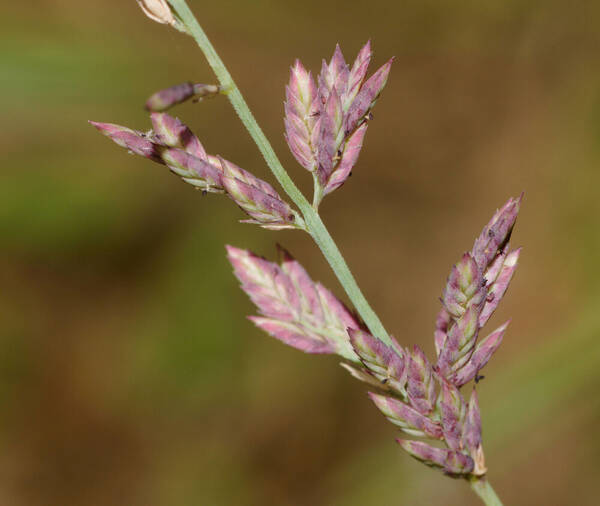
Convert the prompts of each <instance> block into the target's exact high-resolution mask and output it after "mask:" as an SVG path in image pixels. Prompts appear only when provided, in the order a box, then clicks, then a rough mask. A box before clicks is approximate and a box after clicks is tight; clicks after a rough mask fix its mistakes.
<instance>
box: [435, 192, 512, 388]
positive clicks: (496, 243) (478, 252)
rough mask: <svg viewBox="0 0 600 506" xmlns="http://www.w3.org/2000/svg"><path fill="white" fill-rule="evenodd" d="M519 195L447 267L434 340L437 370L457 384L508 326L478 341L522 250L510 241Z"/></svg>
mask: <svg viewBox="0 0 600 506" xmlns="http://www.w3.org/2000/svg"><path fill="white" fill-rule="evenodd" d="M521 200H522V195H521V196H520V197H519V198H516V199H513V198H511V199H509V200H508V201H507V202H506V204H505V205H504V206H503V207H502V208H500V209H499V210H498V211H496V213H495V214H494V216H493V217H492V219H491V220H490V222H489V223H488V224H487V225H486V226H485V227H484V228H483V231H482V232H481V234H480V235H479V237H478V238H477V239H476V240H475V243H474V245H473V249H472V250H471V251H470V252H468V253H465V254H464V255H463V257H462V259H461V260H460V261H459V262H458V263H457V264H456V265H455V266H454V267H453V268H452V271H451V272H450V276H449V277H448V281H447V283H446V287H445V288H444V292H443V294H442V298H441V301H442V309H441V310H440V313H439V314H438V317H437V321H436V329H435V332H434V341H435V345H436V351H437V354H438V360H437V364H436V367H437V369H438V371H439V372H440V373H441V374H442V375H443V376H445V377H446V378H448V379H449V380H450V381H452V382H453V383H455V384H456V385H457V386H459V387H460V386H462V385H464V384H465V383H466V382H468V381H470V380H471V379H473V378H474V377H475V376H476V375H477V372H478V371H479V370H480V369H481V368H482V367H483V366H484V365H485V364H486V363H487V361H488V360H489V359H490V357H491V354H492V353H493V352H494V351H495V350H496V349H497V348H498V346H499V345H500V342H501V341H502V337H503V335H504V332H505V330H506V327H507V326H508V322H507V323H505V324H504V325H502V326H501V327H499V328H498V329H497V330H496V331H494V332H493V333H492V334H490V336H488V337H487V338H486V339H484V340H483V341H482V342H481V343H479V344H478V338H479V332H480V330H481V328H482V327H483V326H484V325H485V324H486V323H487V321H488V320H489V318H490V317H491V315H492V313H493V312H494V311H495V310H496V308H497V307H498V304H499V303H500V301H501V300H502V297H503V296H504V294H505V292H506V290H507V288H508V285H509V283H510V281H511V279H512V276H513V274H514V272H515V269H516V267H517V263H518V259H519V255H520V253H521V249H516V250H513V251H510V245H509V240H510V236H511V234H512V230H513V227H514V224H515V221H516V219H517V215H518V212H519V208H520V205H521Z"/></svg>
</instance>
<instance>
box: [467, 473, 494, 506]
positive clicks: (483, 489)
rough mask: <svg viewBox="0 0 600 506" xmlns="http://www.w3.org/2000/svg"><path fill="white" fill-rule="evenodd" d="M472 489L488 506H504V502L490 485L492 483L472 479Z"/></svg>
mask: <svg viewBox="0 0 600 506" xmlns="http://www.w3.org/2000/svg"><path fill="white" fill-rule="evenodd" d="M470 481H471V488H472V489H473V491H474V492H475V493H476V494H477V495H478V496H479V498H480V499H481V500H482V501H483V502H484V504H486V505H487V506H502V501H501V500H500V498H499V497H498V496H497V495H496V492H495V491H494V489H493V488H492V486H491V485H490V482H489V481H487V480H486V478H485V477H483V478H472V479H471V480H470Z"/></svg>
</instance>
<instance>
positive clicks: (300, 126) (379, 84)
mask: <svg viewBox="0 0 600 506" xmlns="http://www.w3.org/2000/svg"><path fill="white" fill-rule="evenodd" d="M370 61H371V44H370V42H367V44H365V46H364V47H363V48H362V49H361V50H360V52H359V53H358V56H357V58H356V60H355V61H354V63H353V64H352V68H350V67H349V66H348V65H347V64H346V61H345V59H344V55H343V54H342V50H341V49H340V47H339V45H338V46H336V48H335V51H334V53H333V56H332V58H331V60H330V62H329V63H327V62H326V61H323V64H322V67H321V72H320V74H319V76H318V86H316V85H315V82H314V80H313V78H312V77H311V75H310V73H309V72H307V71H306V69H305V68H304V66H303V65H302V64H301V63H300V62H299V61H296V63H295V64H294V66H293V67H292V70H291V76H290V82H289V85H288V86H287V88H286V102H285V128H286V140H287V142H288V145H289V147H290V150H291V151H292V153H293V154H294V156H295V157H296V159H297V160H298V162H299V163H300V165H302V166H303V167H304V168H306V169H307V170H309V171H311V172H314V173H315V177H316V178H317V184H318V187H319V191H318V193H317V195H316V199H315V202H316V203H317V204H318V203H319V202H320V200H321V199H322V198H323V197H324V196H325V195H327V194H329V193H331V192H332V191H334V190H336V189H337V188H339V187H340V186H341V185H342V184H344V182H345V181H346V179H347V178H348V176H349V175H350V173H351V171H352V168H353V167H354V165H355V164H356V162H357V160H358V156H359V154H360V150H361V148H362V144H363V140H364V136H365V133H366V130H367V124H366V120H367V119H368V118H369V117H370V111H371V109H372V107H373V106H374V105H375V101H376V100H377V97H378V96H379V94H380V93H381V91H382V89H383V88H384V86H385V84H386V82H387V78H388V76H389V72H390V68H391V63H392V60H390V61H389V62H387V63H386V64H385V65H384V66H383V67H381V68H380V69H379V70H377V71H376V72H375V74H374V75H373V76H372V77H371V78H370V79H368V80H367V81H366V82H365V77H366V73H367V68H368V66H369V63H370Z"/></svg>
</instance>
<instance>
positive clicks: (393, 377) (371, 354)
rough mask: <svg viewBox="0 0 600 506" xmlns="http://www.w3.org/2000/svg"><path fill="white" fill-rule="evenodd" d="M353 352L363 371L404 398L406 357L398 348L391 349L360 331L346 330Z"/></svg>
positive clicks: (406, 378) (406, 373) (406, 369)
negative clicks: (358, 359)
mask: <svg viewBox="0 0 600 506" xmlns="http://www.w3.org/2000/svg"><path fill="white" fill-rule="evenodd" d="M348 335H349V336H350V343H351V344H352V348H353V349H354V352H355V353H356V354H357V355H358V357H359V358H360V361H361V362H362V364H363V365H364V366H365V370H366V371H367V372H368V373H369V374H372V375H373V376H374V377H375V378H377V379H378V380H379V381H380V382H381V383H382V384H384V385H385V386H386V387H387V388H388V389H391V390H393V391H395V392H396V393H398V394H399V395H402V396H406V382H407V380H408V364H407V355H406V353H404V352H403V350H402V349H401V348H400V347H395V348H392V347H390V346H387V345H386V344H384V343H382V342H381V341H380V340H379V339H375V338H374V337H373V336H372V335H371V334H369V333H368V332H366V331H364V330H361V329H351V328H349V329H348Z"/></svg>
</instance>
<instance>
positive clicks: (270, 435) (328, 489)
mask: <svg viewBox="0 0 600 506" xmlns="http://www.w3.org/2000/svg"><path fill="white" fill-rule="evenodd" d="M190 4H191V6H192V8H193V9H194V10H195V11H196V12H197V14H198V15H199V18H200V20H201V22H202V24H203V25H204V27H205V29H206V30H207V32H208V34H209V36H211V38H212V39H213V41H214V43H215V45H216V47H217V48H218V49H219V50H220V52H221V54H222V56H223V58H224V59H225V60H226V62H227V63H228V65H229V66H230V69H231V72H232V74H233V75H234V77H235V78H236V80H237V82H238V84H239V85H240V87H241V88H242V90H243V92H244V93H245V95H246V97H247V100H248V102H249V103H250V105H251V107H252V108H253V110H254V112H255V114H256V116H257V118H258V120H259V122H260V123H261V125H262V126H263V128H264V130H265V132H266V133H267V134H268V136H269V137H270V138H271V140H272V142H273V144H274V147H275V149H276V151H277V153H278V154H279V155H280V156H281V158H282V160H283V161H284V163H285V165H286V166H287V167H288V168H289V171H290V172H291V173H292V174H293V175H294V177H295V178H296V179H297V180H298V181H299V184H300V185H301V187H302V188H304V189H306V190H307V191H309V190H310V186H311V183H310V178H309V176H308V174H307V173H305V172H304V170H303V169H301V168H300V167H299V166H298V165H297V164H296V163H295V161H294V160H293V158H292V157H291V155H290V154H289V153H288V151H287V148H286V146H285V142H284V139H283V136H282V102H283V97H284V85H285V83H286V81H287V78H288V69H289V65H290V64H291V62H292V61H293V59H294V58H295V57H300V58H302V59H303V61H304V62H305V63H306V64H307V65H308V66H310V67H311V68H312V69H318V67H319V65H320V59H321V58H322V57H328V58H329V56H330V55H331V53H332V51H333V48H334V45H335V43H336V42H338V41H339V42H340V43H342V47H343V49H344V51H345V53H346V55H347V57H348V59H350V58H354V55H355V54H356V52H357V51H358V49H359V48H360V46H361V44H362V43H363V42H364V41H366V40H367V39H369V38H371V39H372V41H373V44H374V49H375V61H374V63H375V64H376V65H377V64H382V63H383V62H384V61H385V60H386V59H387V58H389V57H390V56H392V55H395V56H396V62H395V65H394V68H393V71H392V76H391V79H390V81H389V83H388V85H387V88H386V90H385V92H384V94H383V96H382V98H381V100H380V102H379V103H378V105H377V107H376V109H375V120H374V121H373V123H372V126H371V128H370V129H369V134H368V136H367V142H366V145H365V147H364V149H363V153H362V156H361V159H360V161H359V164H358V166H357V168H356V169H355V171H354V176H353V177H352V178H351V179H350V181H349V182H348V183H347V184H346V185H345V186H344V188H343V189H342V190H340V191H338V192H336V193H335V194H333V195H332V196H330V197H328V198H327V199H326V200H325V203H324V204H323V206H322V214H323V217H324V220H325V222H326V223H327V224H328V226H329V227H330V230H331V232H332V234H333V236H334V237H335V238H336V240H337V242H338V244H339V246H340V248H341V250H342V251H343V252H344V253H345V255H346V258H347V260H348V263H349V264H350V266H351V268H352V269H353V271H354V273H355V275H356V277H357V279H358V280H359V284H360V285H361V287H362V288H363V290H364V292H365V293H366V295H367V296H368V298H369V299H370V301H371V302H372V305H373V306H374V308H375V309H376V310H377V311H378V313H379V315H380V316H381V318H382V320H383V321H384V322H385V324H386V326H387V328H388V329H390V330H391V331H392V332H393V333H394V334H395V335H396V336H397V337H398V339H399V340H400V341H401V342H402V343H404V344H410V343H418V344H419V345H421V346H422V347H423V348H424V349H425V350H426V351H427V352H428V353H429V354H432V353H433V345H432V343H433V341H432V330H433V323H434V318H435V315H436V312H437V309H438V304H439V302H438V301H437V297H438V295H439V294H440V292H441V289H442V287H443V284H444V281H445V277H446V276H447V274H448V272H449V269H450V267H451V265H452V264H453V263H454V262H455V261H456V260H457V259H458V258H459V257H460V254H461V253H462V252H463V251H465V250H466V249H468V248H470V246H471V244H472V241H473V239H474V237H475V235H476V234H477V233H478V232H479V230H480V229H481V227H482V226H483V224H484V223H485V222H487V220H488V219H489V217H490V216H491V214H492V212H493V211H494V210H495V209H496V207H497V206H499V205H501V204H502V203H503V202H504V201H505V200H506V199H507V198H508V197H509V196H511V195H517V194H519V193H520V192H521V191H525V200H524V204H523V207H522V211H521V216H520V218H519V221H518V224H517V228H516V230H515V234H514V240H513V244H515V245H522V246H524V250H523V255H522V260H521V264H520V267H519V269H518V271H517V275H516V277H515V279H514V280H513V283H512V285H511V289H510V290H509V294H508V296H507V298H506V299H505V301H504V303H503V304H502V306H501V309H500V310H499V311H498V314H497V315H496V316H495V317H494V320H493V322H491V324H490V327H491V326H492V325H493V324H494V323H497V324H499V323H501V322H502V321H504V319H506V318H507V317H509V316H510V317H512V318H513V322H512V325H511V327H510V329H509V331H508V334H507V336H506V338H505V341H504V344H503V346H502V348H501V349H500V351H499V352H498V353H497V354H496V356H495V358H494V360H493V361H492V363H491V364H490V365H488V367H487V368H486V370H485V376H486V378H485V380H484V381H483V383H482V384H481V386H480V389H479V393H480V399H481V406H482V411H483V422H484V431H485V433H484V437H485V449H486V456H487V461H488V464H489V467H490V473H489V476H490V480H491V481H492V483H493V484H494V486H495V488H496V489H497V490H498V491H499V493H500V495H501V496H502V497H503V498H504V499H505V501H506V504H514V505H517V504H518V505H532V504H544V505H566V504H577V505H592V504H598V502H597V501H598V499H597V498H598V488H597V487H598V483H597V477H598V473H599V472H600V466H599V464H598V460H599V458H600V436H599V435H598V426H599V422H600V402H599V396H598V389H599V387H600V373H599V369H600V289H599V282H600V267H599V264H598V259H599V258H600V198H599V197H598V192H599V190H598V188H599V184H600V173H599V170H598V168H599V167H600V64H599V63H598V62H599V58H598V56H599V52H600V3H598V2H595V1H581V2H566V1H553V0H546V1H525V0H488V1H486V2H475V1H457V0H455V1H450V0H437V1H433V0H403V1H394V2H391V1H384V0H370V1H369V2H366V3H365V2H350V1H348V2H343V4H340V2H334V1H324V0H314V1H313V0H305V1H304V2H281V1H277V0H256V1H253V2H247V1H245V0H237V1H233V0H223V1H220V2H201V1H199V0H192V1H191V2H190ZM186 80H194V81H197V82H213V80H214V79H213V77H212V74H211V72H210V69H209V68H208V66H207V65H206V63H205V61H204V59H203V57H202V56H201V54H200V52H199V51H198V50H197V48H196V46H195V45H194V43H193V42H192V41H191V40H188V39H187V38H186V37H184V36H182V35H180V34H178V33H176V32H174V31H173V30H169V29H168V28H165V27H163V26H159V25H157V24H155V23H152V22H150V21H149V20H148V19H146V18H144V17H143V16H142V14H141V12H140V11H139V9H138V8H137V6H136V5H135V2H134V1H133V0H130V1H124V0H103V1H101V2H94V1H91V0H88V1H85V2H81V1H78V0H30V1H28V2H7V1H5V2H2V5H1V6H0V117H1V118H2V121H1V123H0V125H1V126H0V146H1V152H2V156H1V160H2V162H1V171H0V280H1V289H0V322H1V323H0V412H1V413H2V414H1V416H0V503H2V504H6V505H14V506H22V505H23V506H25V505H27V506H37V505H64V506H70V505H73V506H79V505H86V506H87V505H89V506H96V505H98V506H100V505H115V504H127V505H134V506H135V505H144V506H145V505H161V506H162V505H168V506H170V505H173V506H179V505H182V506H183V505H191V504H194V505H209V506H210V505H217V506H221V505H234V506H235V505H240V506H246V505H257V504H261V505H265V506H267V505H278V506H279V505H316V506H319V505H340V506H346V505H365V504H368V505H371V504H372V505H405V504H406V505H433V504H440V505H441V504H443V505H452V504H456V505H458V504H460V505H471V504H473V505H474V504H478V502H477V500H476V498H475V497H474V496H473V495H472V494H471V492H470V490H469V488H468V486H467V485H466V484H465V483H464V482H462V481H457V480H451V479H447V478H445V477H443V476H442V474H441V473H439V472H436V471H433V470H430V469H428V468H426V467H424V466H422V465H421V464H419V463H417V462H415V461H413V460H412V459H410V458H409V457H408V456H407V455H406V454H404V453H403V452H402V451H401V450H400V449H399V448H398V447H397V445H396V444H395V443H394V437H395V436H396V435H397V433H396V431H395V430H394V428H393V427H392V426H391V425H390V424H388V423H387V422H386V421H385V420H384V418H383V417H382V416H381V414H380V413H379V412H378V411H377V410H376V409H374V407H373V406H372V405H371V403H370V402H369V401H368V399H367V398H366V395H365V388H364V387H363V386H362V385H360V384H358V383H357V382H355V381H354V380H352V379H351V378H350V377H348V376H347V374H346V373H345V372H344V371H343V370H342V369H341V368H340V367H338V365H337V363H338V361H337V360H336V359H335V357H313V356H308V355H304V354H302V353H300V352H297V351H295V350H292V349H288V348H286V347H285V346H283V345H282V344H280V343H279V342H277V341H275V340H274V339H272V338H269V337H268V336H266V335H264V334H262V333H260V332H258V331H257V330H256V329H254V328H253V326H252V325H251V323H250V322H248V321H247V320H246V319H245V317H244V316H245V315H247V314H252V312H253V308H252V306H251V304H250V303H249V301H248V300H247V298H246V296H245V295H244V294H243V293H242V292H241V290H240V289H239V288H238V286H237V282H236V280H235V279H234V277H233V275H232V273H231V268H230V266H229V264H228V263H227V261H226V258H225V255H224V248H223V245H224V244H225V243H229V244H233V245H236V246H240V247H244V248H250V249H253V250H254V251H256V252H258V253H260V254H263V255H267V256H269V257H270V258H274V255H275V250H274V244H275V242H281V243H283V244H285V246H286V247H287V248H288V249H290V250H291V251H292V252H293V253H294V255H295V256H296V257H297V258H298V259H299V260H300V261H301V262H302V263H303V264H304V265H305V266H306V267H307V269H308V270H309V272H310V273H311V274H312V276H313V277H314V278H315V279H319V280H321V281H323V282H324V283H325V284H326V285H328V286H330V287H331V288H332V289H333V291H334V292H335V293H337V294H338V295H339V296H340V297H344V295H343V293H342V291H341V289H340V287H339V285H338V284H337V283H336V281H335V279H334V278H333V276H332V274H331V273H330V271H329V269H328V266H327V265H326V263H325V262H324V260H323V258H322V257H321V255H320V253H319V252H318V250H317V249H316V247H315V246H314V245H313V244H312V243H311V241H310V240H309V238H308V236H306V235H303V234H301V233H299V232H296V233H294V232H281V233H277V234H275V233H273V232H268V231H263V230H261V229H258V228H256V227H252V226H249V225H241V224H239V223H237V220H238V219H240V218H243V216H242V214H241V212H240V211H239V210H238V209H237V208H236V207H235V206H234V205H232V204H231V203H230V202H228V201H227V200H226V199H224V198H218V197H214V196H208V197H204V198H203V197H201V195H200V193H198V192H194V191H193V190H192V188H191V187H189V186H187V185H185V184H182V183H181V182H180V181H179V180H178V178H176V177H174V176H172V175H170V174H169V173H168V172H167V171H166V170H164V168H161V167H160V166H157V165H154V164H152V163H151V162H148V161H146V160H143V159H139V158H136V157H133V156H129V155H127V154H126V153H125V152H124V151H123V150H122V149H119V148H117V147H116V146H115V145H113V144H112V143H110V142H109V141H108V140H107V139H105V138H103V137H101V136H100V135H98V134H97V133H96V132H95V130H94V129H93V128H91V127H90V126H88V125H87V123H86V121H87V120H88V119H95V120H99V121H111V122H116V123H121V124H125V125H129V126H132V127H134V128H139V129H145V128H147V127H148V126H149V121H148V118H147V117H146V114H145V112H144V110H143V108H142V104H143V103H144V101H145V100H146V98H147V97H148V96H149V95H150V94H151V93H152V92H154V91H155V90H157V89H160V88H163V87H166V86H169V85H171V84H175V83H179V82H183V81H186ZM176 113H177V114H178V115H179V116H180V117H181V118H182V119H184V120H185V121H186V122H187V123H189V124H190V125H191V126H192V127H193V129H194V130H195V132H196V133H197V134H198V135H199V137H200V138H201V139H202V141H203V143H204V144H205V146H206V147H207V149H208V150H209V151H210V152H212V153H220V154H222V155H224V156H226V157H227V158H229V159H231V160H233V161H235V162H237V163H238V164H239V165H241V166H242V167H245V168H246V169H248V170H251V171H253V172H254V173H256V174H257V175H259V176H260V177H263V178H265V179H268V178H270V175H269V173H268V169H267V168H266V166H265V164H264V162H263V161H262V159H261V157H260V155H259V153H258V151H257V149H256V148H255V146H254V145H253V144H252V143H251V141H250V138H249V136H248V135H247V133H246V132H245V131H244V130H243V128H242V126H241V125H240V123H239V122H238V121H237V119H236V117H235V115H234V113H233V112H232V109H231V107H230V105H229V103H228V102H227V101H226V100H225V99H223V98H219V99H214V100H211V101H207V102H204V103H201V104H197V105H191V104H189V105H185V106H182V107H179V108H178V109H177V110H176Z"/></svg>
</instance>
